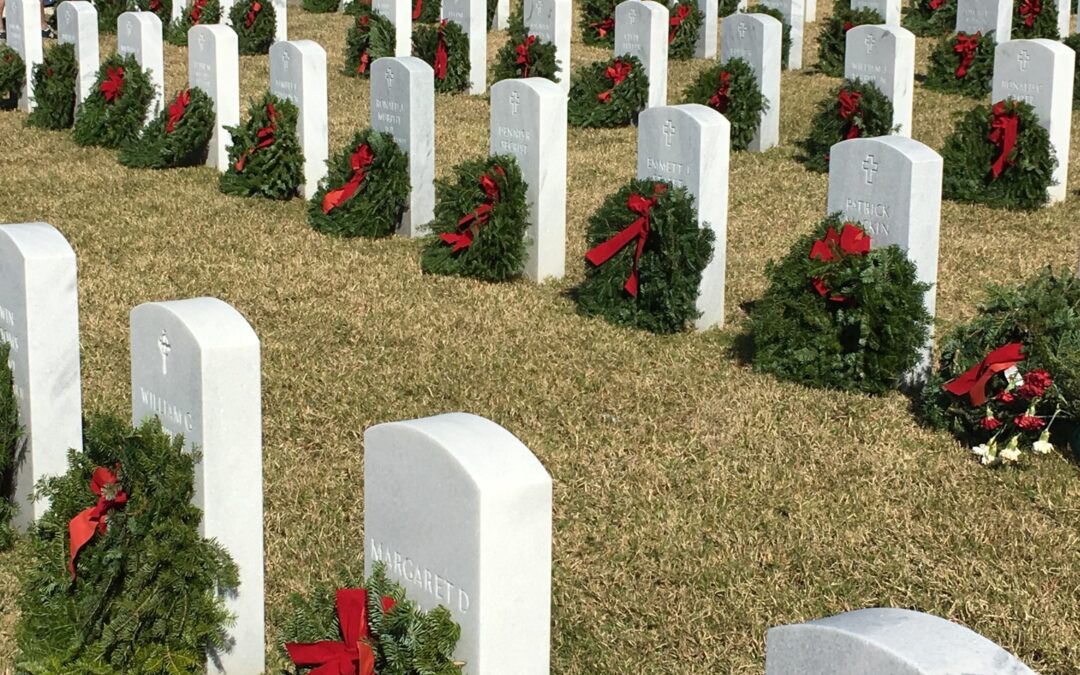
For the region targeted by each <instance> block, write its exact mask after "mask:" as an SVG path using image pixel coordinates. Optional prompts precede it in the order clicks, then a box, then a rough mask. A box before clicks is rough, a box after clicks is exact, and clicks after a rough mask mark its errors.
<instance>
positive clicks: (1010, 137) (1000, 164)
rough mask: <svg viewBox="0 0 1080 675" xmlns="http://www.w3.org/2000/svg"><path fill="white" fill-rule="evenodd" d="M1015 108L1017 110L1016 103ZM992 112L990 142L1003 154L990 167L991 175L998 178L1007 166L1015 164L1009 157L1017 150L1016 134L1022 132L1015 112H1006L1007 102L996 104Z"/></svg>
mask: <svg viewBox="0 0 1080 675" xmlns="http://www.w3.org/2000/svg"><path fill="white" fill-rule="evenodd" d="M1013 107H1014V108H1015V103H1014V104H1013ZM992 112H993V115H994V116H993V118H992V119H991V121H990V142H991V143H993V144H994V145H995V146H997V149H998V150H999V151H1001V154H1000V155H998V157H997V159H995V160H994V163H993V165H991V166H990V174H991V175H992V176H993V177H994V178H997V177H998V176H1000V175H1001V172H1002V171H1004V170H1005V165H1006V164H1008V165H1009V166H1012V165H1013V164H1014V162H1015V160H1013V159H1010V157H1009V156H1010V155H1011V154H1012V153H1013V150H1015V149H1016V134H1017V132H1018V131H1019V130H1020V117H1019V116H1018V115H1017V114H1016V111H1015V110H1009V111H1006V110H1005V101H998V102H997V103H995V104H994V107H993V110H992Z"/></svg>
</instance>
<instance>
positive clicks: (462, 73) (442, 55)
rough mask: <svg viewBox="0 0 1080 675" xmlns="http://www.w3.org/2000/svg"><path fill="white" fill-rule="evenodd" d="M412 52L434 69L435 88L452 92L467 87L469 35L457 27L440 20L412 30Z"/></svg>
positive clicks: (443, 91)
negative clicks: (434, 23) (432, 24)
mask: <svg viewBox="0 0 1080 675" xmlns="http://www.w3.org/2000/svg"><path fill="white" fill-rule="evenodd" d="M412 39H413V54H415V55H416V56H417V57H419V58H420V59H422V60H423V61H426V62H427V63H428V65H430V66H431V67H432V69H433V70H434V71H435V91H438V92H442V93H449V94H452V93H455V92H460V91H465V90H466V89H467V88H468V86H469V37H468V36H467V35H465V33H464V32H463V31H462V30H461V26H459V25H457V24H456V23H454V22H453V21H447V20H446V19H443V20H442V21H440V22H439V23H438V24H436V25H434V26H417V27H416V29H415V30H413V38H412Z"/></svg>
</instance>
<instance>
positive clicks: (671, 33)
mask: <svg viewBox="0 0 1080 675" xmlns="http://www.w3.org/2000/svg"><path fill="white" fill-rule="evenodd" d="M690 11H691V10H690V5H688V4H685V3H684V4H680V5H679V9H677V10H675V16H673V17H671V18H670V19H668V26H670V28H669V29H668V35H667V41H668V44H671V43H672V42H674V41H675V34H676V33H678V32H679V26H681V25H682V23H683V21H686V17H688V16H690Z"/></svg>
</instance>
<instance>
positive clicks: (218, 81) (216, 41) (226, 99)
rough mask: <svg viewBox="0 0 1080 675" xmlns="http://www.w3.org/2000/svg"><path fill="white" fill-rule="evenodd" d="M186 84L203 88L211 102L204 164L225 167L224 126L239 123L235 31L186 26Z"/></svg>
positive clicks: (226, 143) (226, 144) (221, 26)
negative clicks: (211, 126)
mask: <svg viewBox="0 0 1080 675" xmlns="http://www.w3.org/2000/svg"><path fill="white" fill-rule="evenodd" d="M188 85H189V86H192V87H198V88H199V89H202V90H203V91H204V92H206V94H207V96H209V97H210V98H211V100H213V102H214V114H215V116H216V118H217V119H216V121H215V123H214V135H213V136H211V137H210V146H209V150H210V151H209V153H208V154H207V156H206V165H207V166H212V167H215V168H216V169H217V170H218V171H226V170H227V169H228V168H229V146H230V145H231V143H230V140H231V139H230V137H229V133H228V132H227V131H225V127H227V126H237V125H239V124H240V54H239V46H238V41H237V37H236V31H234V30H233V29H232V28H229V27H228V26H226V25H224V24H211V25H201V26H192V27H191V29H190V30H188Z"/></svg>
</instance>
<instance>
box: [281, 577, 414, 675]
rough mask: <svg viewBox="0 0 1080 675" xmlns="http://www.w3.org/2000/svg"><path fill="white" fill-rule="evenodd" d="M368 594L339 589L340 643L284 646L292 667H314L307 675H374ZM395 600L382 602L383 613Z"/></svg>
mask: <svg viewBox="0 0 1080 675" xmlns="http://www.w3.org/2000/svg"><path fill="white" fill-rule="evenodd" d="M367 600H368V593H367V591H366V590H365V589H363V588H340V589H338V592H337V615H338V625H339V626H340V627H341V637H342V641H341V642H334V641H332V640H322V641H320V642H310V643H300V642H289V643H286V644H285V651H287V652H288V653H289V658H290V659H292V662H293V665H296V666H315V667H314V668H313V669H312V670H310V671H308V675H375V652H374V651H373V650H372V649H371V645H369V644H368V643H367V642H366V640H368V639H369V638H370V637H371V633H370V628H369V626H368V611H367ZM394 604H395V602H394V599H393V598H391V597H390V596H388V595H384V596H383V598H382V608H383V613H386V612H389V611H390V610H391V609H393V608H394Z"/></svg>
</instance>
